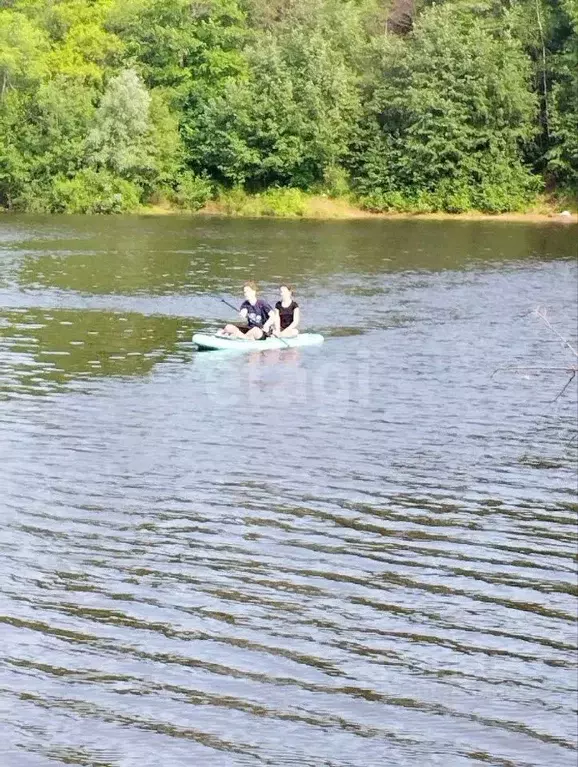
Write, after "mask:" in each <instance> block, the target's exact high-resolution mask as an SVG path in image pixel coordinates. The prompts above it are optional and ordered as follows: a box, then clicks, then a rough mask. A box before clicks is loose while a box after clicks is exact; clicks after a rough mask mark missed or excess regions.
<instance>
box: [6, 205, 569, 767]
mask: <svg viewBox="0 0 578 767" xmlns="http://www.w3.org/2000/svg"><path fill="white" fill-rule="evenodd" d="M577 235H578V233H577V229H576V227H575V226H560V225H549V226H538V225H529V226H527V225H519V224H498V223H478V222H475V223H474V222H472V223H461V222H460V223H455V222H454V223H441V222H428V223H425V222H419V221H400V222H384V221H378V222H375V221H371V222H355V223H347V222H345V223H342V222H340V223H313V222H309V223H307V222H295V223H294V222H289V223H278V222H274V221H258V222H250V221H221V220H202V219H187V218H168V219H167V218H164V219H154V218H142V219H139V218H115V219H99V218H94V219H91V218H84V219H83V218H78V219H77V218H62V219H59V218H52V219H34V218H17V217H10V218H7V217H5V218H3V219H2V220H1V221H0V511H1V515H0V530H1V535H0V734H1V736H2V737H1V738H0V764H1V765H2V767H49V765H55V764H56V765H65V764H66V765H87V766H90V767H108V766H111V767H112V766H114V767H132V766H133V765H134V766H135V767H136V765H139V767H153V766H155V767H156V766H157V765H159V767H167V766H168V765H170V766H171V767H185V766H186V767H189V765H200V766H203V767H204V766H205V765H207V767H212V766H213V765H215V766H218V767H221V766H223V767H229V766H231V767H233V766H237V765H243V766H252V765H255V766H257V765H274V766H277V765H279V766H281V765H291V767H308V766H311V767H321V766H322V765H324V766H327V767H329V766H330V767H378V766H379V767H381V766H382V765H401V766H406V765H438V764H439V765H451V766H452V767H453V765H456V766H460V767H461V766H462V765H463V766H464V767H465V766H466V765H467V766H468V767H471V766H472V765H499V766H500V767H505V766H508V767H510V766H513V765H516V766H520V767H522V766H523V767H526V766H528V765H540V766H541V767H542V766H543V767H564V766H566V765H568V766H570V765H572V766H574V765H575V764H576V758H577V752H576V708H577V696H576V679H577V671H576V643H577V642H576V640H577V634H576V554H577V537H576V510H577V503H576V405H577V403H576V400H577V396H576V394H577V390H576V382H575V381H574V382H572V384H571V385H570V386H569V387H568V388H567V389H566V391H565V392H564V394H563V395H562V396H560V397H558V398H557V399H556V397H557V395H558V393H559V392H560V391H561V389H562V387H563V386H564V384H565V383H566V381H567V380H568V377H569V376H568V374H567V373H565V372H564V371H563V370H562V371H558V370H554V371H549V370H545V371H541V372H540V371H523V372H515V371H505V370H502V371H498V372H497V373H496V375H494V376H493V377H492V374H493V373H494V371H495V370H496V368H499V367H502V366H507V365H518V366H533V367H547V368H564V367H565V366H568V365H571V364H575V359H573V357H572V354H571V353H570V351H569V350H568V349H565V348H564V347H563V346H562V344H561V343H560V341H559V340H558V339H557V338H556V337H555V336H554V335H553V334H552V333H551V332H550V331H549V330H548V328H547V327H546V326H545V325H544V324H543V323H541V322H540V321H539V320H538V319H537V318H536V317H535V316H533V315H532V310H533V309H535V307H536V306H539V305H541V306H546V307H548V310H549V316H550V318H551V321H552V323H553V324H554V325H555V327H556V328H557V329H558V330H559V331H560V333H562V334H563V335H564V336H567V337H569V338H570V340H572V335H573V334H574V342H575V332H576V321H577V317H576V315H577V310H576V288H577V268H576V261H575V257H576V243H577ZM251 277H256V278H258V279H259V280H260V281H261V284H262V286H263V290H264V292H265V294H266V295H267V296H269V297H270V298H273V297H274V288H275V286H276V284H277V283H278V282H279V281H280V280H289V281H290V282H292V283H294V284H295V286H296V290H297V294H298V298H299V301H300V303H301V305H302V311H303V315H304V320H305V323H306V325H307V326H308V328H309V329H312V330H315V331H319V332H322V333H324V334H325V335H326V337H327V341H326V343H325V344H324V345H323V346H322V347H318V348H314V349H302V350H298V349H296V350H283V351H279V352H265V353H256V354H247V355H242V357H239V356H237V355H233V356H232V357H231V356H229V355H226V354H225V355H222V354H218V353H197V352H195V350H194V348H193V346H192V344H191V341H190V338H191V335H192V333H193V332H194V331H195V330H199V329H209V328H215V327H217V326H218V324H219V323H222V322H223V321H225V320H227V319H229V311H228V310H227V308H226V307H225V306H224V305H223V304H222V303H221V302H220V300H219V298H220V297H225V298H226V299H227V300H229V301H231V300H235V297H236V295H238V293H239V288H240V285H241V284H242V281H243V280H244V279H246V278H251Z"/></svg>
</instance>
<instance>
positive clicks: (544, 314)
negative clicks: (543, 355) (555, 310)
mask: <svg viewBox="0 0 578 767" xmlns="http://www.w3.org/2000/svg"><path fill="white" fill-rule="evenodd" d="M534 314H535V315H536V317H538V319H540V320H542V322H543V323H544V324H545V325H546V326H547V327H548V328H550V330H551V331H552V333H554V335H555V336H556V337H557V338H559V339H560V341H562V343H563V344H564V346H567V347H568V348H569V349H570V351H571V352H572V353H573V354H574V355H575V356H576V357H578V350H576V349H575V348H574V347H573V346H572V344H571V343H570V341H568V339H567V338H564V336H563V335H562V334H561V333H559V332H558V331H557V330H556V328H555V327H554V326H553V325H552V323H551V322H550V320H549V319H548V311H547V309H546V308H545V307H544V306H539V307H538V308H537V309H536V310H535V312H534Z"/></svg>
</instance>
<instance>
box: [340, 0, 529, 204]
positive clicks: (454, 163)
mask: <svg viewBox="0 0 578 767" xmlns="http://www.w3.org/2000/svg"><path fill="white" fill-rule="evenodd" d="M382 56H383V57H382V63H381V69H380V72H379V75H378V77H377V78H376V80H375V82H374V85H373V89H372V91H371V94H370V97H369V99H368V101H367V106H366V116H365V118H364V120H363V121H362V124H361V128H360V132H359V137H358V141H357V144H356V147H355V150H354V154H353V162H352V166H353V172H354V176H355V179H356V181H357V186H358V189H359V190H360V192H361V194H365V195H372V196H374V197H375V196H376V195H377V196H378V197H379V195H385V197H384V199H386V200H389V199H392V198H390V197H389V196H388V195H390V194H391V193H395V192H398V193H400V194H401V197H402V198H403V200H404V201H406V202H407V201H411V200H413V199H415V197H416V195H419V193H423V192H426V193H428V195H432V196H431V198H430V199H431V203H428V205H431V206H433V207H434V209H442V210H447V211H449V212H459V211H465V210H469V209H470V208H471V207H474V206H477V205H480V204H482V200H487V204H489V205H491V207H494V205H495V204H496V200H497V198H498V197H499V196H500V194H502V196H503V197H504V198H506V196H508V195H512V194H513V195H514V196H515V198H516V199H517V200H518V199H520V198H524V197H525V196H530V195H531V194H532V190H533V188H535V182H534V180H533V178H532V175H531V173H530V172H529V171H528V170H526V169H525V168H524V166H523V163H522V159H521V153H520V147H521V146H522V145H523V144H524V142H527V141H528V140H529V139H530V138H531V137H532V135H533V133H534V131H535V114H536V102H535V97H534V96H533V94H532V93H531V91H530V89H529V76H530V72H529V62H528V60H527V58H526V57H525V56H524V54H523V52H522V50H521V48H520V46H519V44H518V43H517V42H516V41H515V40H513V39H509V40H508V39H500V40H498V39H496V38H495V37H494V36H493V35H492V34H491V33H489V32H488V31H486V30H485V29H484V28H483V26H482V25H476V24H474V23H473V19H472V18H471V17H468V16H466V17H465V18H464V17H463V9H461V8H460V7H458V6H455V5H454V4H451V3H448V4H446V5H444V6H442V7H441V8H438V7H434V8H432V9H431V10H429V11H427V12H426V13H424V15H423V16H422V17H421V19H420V20H419V22H418V24H417V25H416V27H415V31H414V34H413V36H412V37H411V38H410V39H409V40H407V41H404V40H399V39H397V40H394V41H386V44H385V46H384V50H383V54H382ZM483 188H486V189H490V188H492V189H493V192H492V194H491V195H488V194H487V193H482V192H481V190H482V189H483ZM500 190H501V192H500ZM393 199H397V198H393ZM388 204H389V203H388ZM409 204H411V203H409ZM484 204H485V202H484ZM504 204H505V203H504ZM501 207H504V206H503V205H502V206H501ZM506 209H510V205H507V208H506Z"/></svg>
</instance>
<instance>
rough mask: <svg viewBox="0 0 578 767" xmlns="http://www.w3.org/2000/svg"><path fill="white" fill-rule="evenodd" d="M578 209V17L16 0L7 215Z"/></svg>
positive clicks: (489, 9)
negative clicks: (542, 197) (305, 201)
mask: <svg viewBox="0 0 578 767" xmlns="http://www.w3.org/2000/svg"><path fill="white" fill-rule="evenodd" d="M243 189H244V190H245V191H249V192H260V193H262V192H266V191H269V192H271V190H279V192H281V191H282V190H283V189H289V190H293V191H294V192H295V194H297V192H324V193H326V194H330V195H331V194H348V195H350V196H352V197H355V198H356V199H357V200H358V201H360V202H361V203H362V204H364V205H365V206H366V207H368V208H370V209H374V210H387V209H396V210H448V211H454V210H455V211H460V210H467V209H470V208H475V209H480V210H486V211H492V212H498V211H507V210H514V209H520V208H523V207H524V206H525V205H527V204H528V203H529V202H530V201H531V200H532V199H533V198H534V197H535V195H536V193H537V192H538V191H539V190H540V189H548V190H552V189H557V190H559V191H561V192H569V193H570V194H572V195H578V0H556V2H554V0H460V1H459V2H456V1H452V0H446V1H445V2H444V0H437V2H435V3H434V2H431V1H430V0H415V1H412V0H270V1H268V2H265V0H194V1H193V2H191V0H4V1H3V2H0V207H4V208H8V209H17V210H28V211H53V212H60V211H75V212H114V211H123V210H131V209H133V208H135V207H137V206H139V205H141V204H145V203H147V202H151V201H155V200H161V199H166V200H168V201H169V202H170V203H172V204H175V205H180V206H183V207H186V208H191V209H195V208H198V207H201V206H202V205H203V204H204V203H205V202H206V201H207V200H208V199H209V198H210V197H211V196H212V195H217V194H224V193H227V190H243Z"/></svg>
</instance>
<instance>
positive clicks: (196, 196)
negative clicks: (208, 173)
mask: <svg viewBox="0 0 578 767" xmlns="http://www.w3.org/2000/svg"><path fill="white" fill-rule="evenodd" d="M211 195H212V185H211V183H210V181H207V179H205V178H199V177H198V176H195V174H194V173H191V171H185V172H184V173H182V174H181V175H180V176H179V178H178V181H177V186H176V189H175V190H174V192H172V193H171V194H170V195H169V199H170V201H171V202H172V203H174V204H175V205H178V207H179V208H184V209H186V210H200V209H201V208H202V207H203V206H204V205H206V203H207V202H208V201H209V200H210V199H211Z"/></svg>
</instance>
